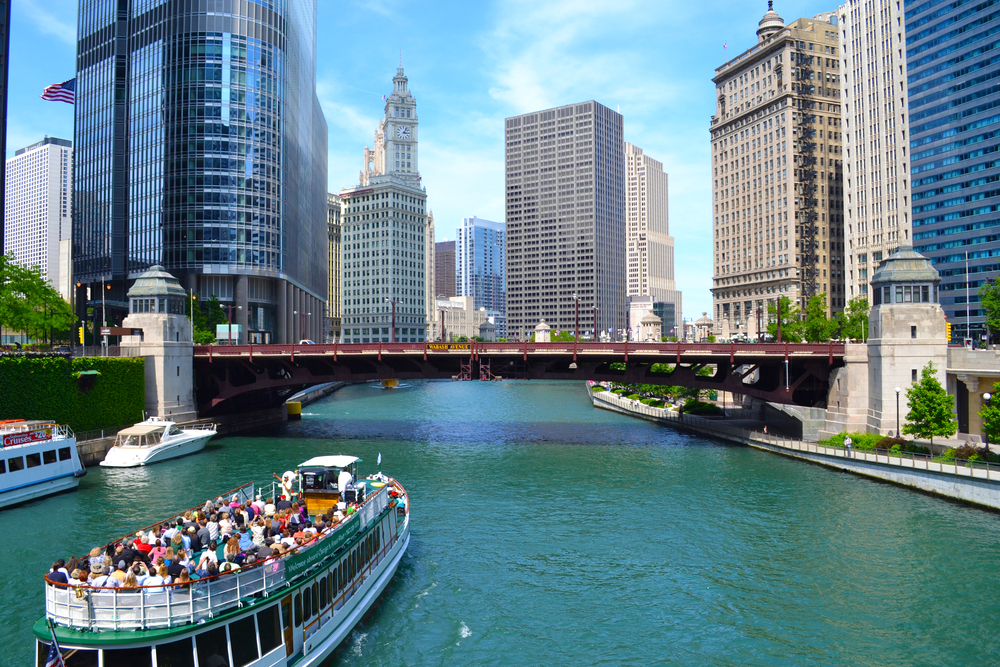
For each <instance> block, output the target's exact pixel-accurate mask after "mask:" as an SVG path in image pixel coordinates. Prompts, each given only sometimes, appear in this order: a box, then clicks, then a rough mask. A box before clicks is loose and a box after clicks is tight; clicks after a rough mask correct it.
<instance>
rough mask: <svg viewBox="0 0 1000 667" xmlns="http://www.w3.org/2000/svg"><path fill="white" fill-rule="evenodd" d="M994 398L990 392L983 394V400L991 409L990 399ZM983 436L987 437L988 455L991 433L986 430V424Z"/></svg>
mask: <svg viewBox="0 0 1000 667" xmlns="http://www.w3.org/2000/svg"><path fill="white" fill-rule="evenodd" d="M991 398H993V394H990V393H989V392H987V393H985V394H983V399H984V400H985V401H986V407H987V408H988V407H990V399H991ZM983 435H984V436H986V453H987V454H989V453H990V432H989V431H987V430H986V424H983Z"/></svg>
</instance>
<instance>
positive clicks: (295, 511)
mask: <svg viewBox="0 0 1000 667" xmlns="http://www.w3.org/2000/svg"><path fill="white" fill-rule="evenodd" d="M301 524H302V515H301V514H300V513H299V504H298V503H292V507H291V510H290V511H289V512H288V519H286V521H285V526H286V527H288V529H289V530H291V531H292V532H293V533H296V532H298V529H299V526H300V525H301Z"/></svg>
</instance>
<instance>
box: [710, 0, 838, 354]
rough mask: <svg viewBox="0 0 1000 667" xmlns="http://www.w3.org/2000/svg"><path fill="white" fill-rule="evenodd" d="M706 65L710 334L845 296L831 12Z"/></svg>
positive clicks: (763, 32) (748, 331)
mask: <svg viewBox="0 0 1000 667" xmlns="http://www.w3.org/2000/svg"><path fill="white" fill-rule="evenodd" d="M770 4H771V3H768V5H769V10H768V12H767V13H766V14H765V15H764V18H763V19H761V21H760V24H759V27H758V30H757V37H758V43H757V44H756V45H755V46H754V47H753V48H751V49H749V50H747V51H745V52H743V53H742V54H740V55H739V56H737V57H736V58H734V59H732V60H730V61H729V62H727V63H725V64H724V65H722V66H721V67H719V68H717V69H716V71H715V78H713V81H714V82H715V85H716V93H717V108H716V115H715V116H713V117H712V123H711V128H710V132H711V140H712V179H713V180H712V207H713V228H714V229H713V232H714V238H713V239H712V240H713V243H714V248H713V256H714V266H715V272H714V274H715V275H714V279H713V286H712V294H713V299H714V305H715V318H714V322H715V326H716V333H721V334H722V335H723V336H724V337H728V336H735V335H740V334H742V335H747V336H751V337H755V336H756V334H757V331H756V328H757V324H756V322H757V312H758V311H761V312H763V313H766V312H767V310H766V309H767V304H768V302H773V301H775V300H777V299H778V298H779V297H781V296H785V297H788V298H789V299H791V300H792V302H793V303H795V304H797V305H798V306H799V307H804V306H805V303H806V301H807V300H808V299H809V298H810V297H812V296H816V295H821V294H826V295H827V298H826V305H827V312H828V314H829V313H833V312H836V311H840V310H842V309H843V307H844V306H845V305H846V298H847V294H846V291H845V285H844V282H845V277H844V271H845V268H844V261H843V256H844V233H843V229H844V228H843V206H842V198H843V156H842V153H841V132H842V130H841V121H840V114H841V106H842V101H841V96H840V76H841V69H840V59H839V42H838V36H837V30H838V27H837V16H836V13H835V12H828V13H825V14H820V15H818V16H816V17H813V18H811V19H807V18H802V19H798V20H797V21H794V22H793V23H791V24H789V25H788V26H786V25H785V24H784V21H783V20H782V19H781V17H780V16H778V14H777V13H776V12H774V10H773V9H770Z"/></svg>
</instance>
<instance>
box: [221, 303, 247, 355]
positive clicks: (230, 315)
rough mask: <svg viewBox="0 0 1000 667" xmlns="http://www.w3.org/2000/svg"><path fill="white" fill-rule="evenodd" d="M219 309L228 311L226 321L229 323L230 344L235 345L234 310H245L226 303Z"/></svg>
mask: <svg viewBox="0 0 1000 667" xmlns="http://www.w3.org/2000/svg"><path fill="white" fill-rule="evenodd" d="M219 308H223V309H225V311H226V321H227V322H229V336H228V343H229V344H230V345H232V344H233V308H235V309H236V310H243V306H227V305H226V304H224V303H220V304H219Z"/></svg>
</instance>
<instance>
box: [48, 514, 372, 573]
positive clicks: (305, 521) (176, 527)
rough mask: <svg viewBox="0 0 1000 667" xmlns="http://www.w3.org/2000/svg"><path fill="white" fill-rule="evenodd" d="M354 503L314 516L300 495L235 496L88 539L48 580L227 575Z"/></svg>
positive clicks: (298, 541) (296, 541)
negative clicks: (96, 543)
mask: <svg viewBox="0 0 1000 667" xmlns="http://www.w3.org/2000/svg"><path fill="white" fill-rule="evenodd" d="M356 510H357V506H356V505H348V506H347V507H346V509H345V510H343V511H341V510H339V509H334V508H331V509H330V510H328V511H327V512H326V513H325V514H323V515H321V516H319V517H317V518H316V521H315V522H313V521H311V520H310V518H309V513H308V512H307V510H306V506H305V503H304V502H302V503H299V502H296V501H292V500H289V499H288V498H287V497H286V496H281V497H280V498H279V499H278V501H277V502H275V501H274V499H273V498H267V499H262V498H261V496H259V495H258V496H257V498H256V500H254V501H252V502H251V501H249V500H248V501H246V502H241V501H240V498H239V496H235V495H234V496H233V497H232V498H231V499H230V501H229V502H226V500H225V499H223V498H221V497H220V498H217V499H216V500H214V501H212V500H209V501H207V502H206V503H205V504H204V506H202V507H201V508H200V509H197V510H189V511H187V512H185V513H184V514H183V516H179V517H177V518H176V519H175V520H172V521H171V522H168V523H163V524H160V525H158V526H155V527H154V528H152V529H151V530H149V531H139V532H137V533H136V534H135V535H133V536H130V537H128V538H126V539H124V540H123V541H121V542H115V543H111V544H108V545H106V546H104V547H94V548H93V549H91V551H90V554H89V556H86V557H83V558H73V559H71V560H70V561H69V562H66V560H65V559H62V558H60V559H59V560H57V561H55V562H54V563H53V564H52V568H51V570H50V571H49V572H48V574H47V578H48V580H49V582H51V583H54V584H64V585H69V586H76V587H81V586H86V587H93V588H138V587H145V588H147V589H148V588H150V587H151V588H152V589H153V592H160V591H163V590H165V589H164V588H163V587H164V586H167V585H170V584H178V585H180V584H187V583H190V582H192V581H195V580H198V579H204V578H206V577H215V576H217V575H226V574H232V573H235V572H238V571H239V570H241V569H246V568H251V567H255V566H257V565H260V564H261V563H263V562H264V561H266V560H268V559H270V558H273V557H280V556H282V555H284V554H286V553H288V552H289V551H291V550H294V549H296V548H297V547H299V546H301V545H303V544H306V543H307V542H309V541H311V540H312V539H313V538H314V537H315V536H316V535H317V534H322V533H325V532H326V531H328V530H331V529H332V528H334V527H335V526H337V524H339V523H340V522H341V521H343V520H344V519H345V518H347V516H349V515H350V514H352V513H353V512H355V511H356Z"/></svg>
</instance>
